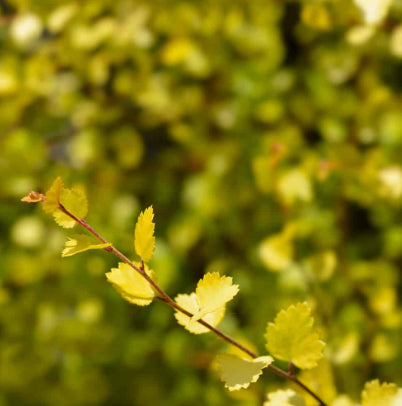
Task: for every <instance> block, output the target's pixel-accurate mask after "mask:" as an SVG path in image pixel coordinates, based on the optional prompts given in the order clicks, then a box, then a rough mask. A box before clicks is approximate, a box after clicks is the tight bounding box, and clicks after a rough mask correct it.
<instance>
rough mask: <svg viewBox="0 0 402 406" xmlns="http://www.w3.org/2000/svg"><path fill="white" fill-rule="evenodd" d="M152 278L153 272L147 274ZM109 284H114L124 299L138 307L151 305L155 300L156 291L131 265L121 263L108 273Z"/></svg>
mask: <svg viewBox="0 0 402 406" xmlns="http://www.w3.org/2000/svg"><path fill="white" fill-rule="evenodd" d="M147 273H148V275H149V276H151V277H152V272H151V271H148V272H147ZM106 278H107V280H108V282H110V283H111V284H113V286H114V287H115V289H116V290H117V291H118V292H119V293H120V295H121V296H122V297H123V299H125V300H127V301H128V302H130V303H133V304H136V305H138V306H147V305H149V304H150V303H151V302H152V300H153V298H154V291H153V290H152V287H151V285H150V284H149V282H148V281H147V280H146V279H145V278H144V277H143V276H141V275H140V274H139V273H138V272H137V271H136V270H134V269H133V268H131V266H130V265H128V264H126V263H124V262H120V263H119V267H118V268H112V270H111V272H108V273H106Z"/></svg>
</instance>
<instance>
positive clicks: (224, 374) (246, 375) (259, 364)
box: [217, 354, 273, 391]
mask: <svg viewBox="0 0 402 406" xmlns="http://www.w3.org/2000/svg"><path fill="white" fill-rule="evenodd" d="M217 362H218V369H219V375H220V377H221V379H222V381H223V382H225V386H226V387H227V388H228V389H229V390H230V391H234V390H238V389H241V388H248V387H249V385H250V383H252V382H256V381H257V380H258V378H259V376H260V375H261V374H262V370H263V369H264V368H266V367H267V366H268V365H270V364H271V363H272V362H273V358H272V357H270V356H264V357H258V358H255V359H253V360H248V359H244V358H240V357H238V356H236V355H233V354H219V355H218V356H217Z"/></svg>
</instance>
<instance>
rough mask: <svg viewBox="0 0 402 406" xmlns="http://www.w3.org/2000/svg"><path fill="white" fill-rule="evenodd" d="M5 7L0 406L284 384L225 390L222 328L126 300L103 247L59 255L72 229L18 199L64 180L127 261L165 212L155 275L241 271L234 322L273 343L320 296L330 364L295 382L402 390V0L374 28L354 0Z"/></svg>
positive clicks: (181, 400)
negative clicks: (137, 236) (389, 385)
mask: <svg viewBox="0 0 402 406" xmlns="http://www.w3.org/2000/svg"><path fill="white" fill-rule="evenodd" d="M0 5H1V8H2V12H1V14H0V173H1V178H0V196H1V202H0V227H1V237H2V238H1V241H0V257H1V261H0V405H1V406H3V405H4V406H5V405H21V406H23V405H58V406H64V405H106V404H107V405H141V406H144V405H177V406H181V405H183V406H184V405H200V404H203V405H211V406H213V405H237V404H239V405H250V406H251V405H260V404H261V403H262V399H264V397H265V394H266V392H267V391H269V390H275V389H278V388H285V387H288V385H287V383H286V382H284V381H283V380H282V379H280V378H277V377H276V376H274V375H272V373H270V372H265V374H264V376H263V377H262V378H261V379H260V381H259V382H258V383H257V384H253V385H252V386H251V387H250V390H248V391H240V392H238V393H237V392H233V393H229V392H228V391H227V390H226V389H225V388H224V387H223V384H222V383H221V382H220V381H219V378H218V377H217V375H216V373H215V372H214V364H213V359H214V355H215V354H216V353H218V352H220V351H223V350H224V349H225V345H224V343H223V342H222V341H220V340H217V339H216V338H215V337H214V336H213V335H212V334H206V335H200V336H194V335H191V334H190V333H188V332H187V331H185V330H184V329H183V328H182V327H181V326H179V325H178V324H177V323H176V321H175V319H174V317H173V313H172V311H171V309H170V308H168V307H167V306H164V305H163V304H162V303H153V304H152V305H151V306H149V307H146V308H139V307H136V306H132V305H130V304H129V303H127V302H125V301H123V300H122V299H121V297H120V296H119V295H118V294H117V292H116V291H115V290H114V289H113V288H112V286H111V285H110V284H108V283H107V282H106V278H105V275H104V274H105V272H107V271H109V269H110V268H111V267H113V266H116V264H117V259H115V258H114V257H113V256H111V255H110V254H108V253H106V252H100V251H96V252H87V253H83V254H80V255H78V256H74V257H71V258H65V259H61V258H60V252H61V250H62V248H63V245H64V242H65V240H66V237H67V235H69V232H68V230H63V229H60V228H59V227H57V225H56V224H55V223H54V222H53V220H52V218H51V217H50V216H47V215H45V213H44V212H43V211H42V209H41V208H40V207H39V206H35V205H28V204H26V203H22V202H20V198H21V197H22V196H24V195H26V194H27V193H28V191H29V190H31V189H33V190H38V191H41V192H45V191H46V190H47V189H48V188H49V186H50V184H51V183H52V181H53V180H54V179H55V178H56V177H57V176H61V177H62V178H63V179H64V181H65V182H66V184H67V185H80V186H82V187H84V188H85V189H86V191H87V194H88V200H89V215H88V217H87V220H88V222H89V223H90V224H91V225H92V226H93V227H94V228H95V229H96V230H97V231H98V232H100V233H101V234H102V235H103V236H104V237H105V238H106V239H107V240H109V241H112V242H113V243H114V244H115V246H116V247H118V248H119V249H120V250H121V251H123V252H124V253H125V254H127V255H128V256H129V257H131V258H133V259H136V258H135V254H134V246H133V240H134V225H135V221H136V217H137V215H138V214H139V212H140V210H142V209H144V208H145V207H147V206H149V205H151V204H152V205H153V207H154V211H155V221H156V236H157V249H156V252H155V258H154V259H153V261H152V263H151V265H152V268H153V269H154V270H155V272H156V274H157V275H158V281H159V283H160V285H161V286H162V287H163V288H164V289H165V290H166V291H167V292H168V293H169V294H170V295H171V296H173V297H174V296H175V295H176V294H178V293H189V292H191V291H193V290H194V289H195V286H196V283H197V281H198V280H199V279H200V278H201V277H202V275H203V274H204V273H205V272H207V271H218V272H220V273H221V274H225V275H228V276H232V277H233V279H234V282H235V283H237V284H239V286H240V293H239V294H238V295H237V297H236V298H235V299H234V301H233V302H231V303H230V304H229V306H228V311H227V314H226V316H225V319H224V321H223V322H222V323H221V325H220V327H221V328H222V330H223V331H225V332H227V333H229V334H231V335H233V336H234V337H236V338H238V339H241V340H244V341H245V342H246V344H247V345H249V346H253V347H254V348H255V349H256V350H257V351H258V352H259V353H261V354H263V353H266V349H265V347H264V338H263V334H264V332H265V328H266V323H267V322H268V321H272V320H273V318H274V317H275V314H276V313H277V312H278V311H279V310H280V309H282V308H285V307H287V306H288V305H290V304H292V303H296V302H298V301H304V300H307V301H308V302H309V304H310V305H311V306H312V308H313V310H314V317H315V320H316V324H317V326H318V327H319V329H320V332H321V336H322V339H323V340H324V341H325V342H326V343H327V346H326V350H325V354H326V359H327V360H328V362H326V363H324V364H323V365H321V366H320V369H319V370H318V372H317V371H316V372H314V371H312V372H311V373H310V375H305V376H304V378H303V379H304V380H305V382H307V383H309V384H310V385H311V386H314V387H315V386H317V385H318V386H319V388H320V389H319V391H321V392H322V393H323V395H322V396H323V397H324V399H325V400H327V401H328V402H332V401H333V400H335V398H336V396H337V394H344V393H346V394H348V395H349V397H350V398H351V399H354V400H358V399H359V398H360V392H361V389H362V387H363V384H364V382H365V381H367V380H369V379H373V378H380V379H381V380H385V381H390V382H395V383H397V384H399V385H401V383H402V382H401V379H402V377H401V373H400V372H401V370H400V365H401V363H402V356H401V340H400V337H401V326H402V313H401V304H400V296H401V282H400V270H401V259H402V250H401V249H402V223H401V219H402V215H401V214H402V213H401V202H402V166H401V165H402V162H401V156H402V155H401V153H402V113H401V105H402V104H401V102H402V99H401V90H402V76H401V70H402V59H401V58H402V49H401V47H402V46H401V44H402V32H401V30H402V28H401V27H402V26H401V25H400V24H401V17H402V2H401V1H400V0H395V1H393V2H392V5H391V6H390V9H389V10H388V13H387V15H386V16H385V17H384V18H383V19H382V20H380V21H378V22H377V23H376V24H374V25H373V26H372V27H371V28H370V27H369V28H367V25H365V24H366V22H365V19H364V15H363V13H362V12H361V10H360V9H359V8H358V7H357V6H356V5H355V4H354V3H353V2H351V1H346V0H345V1H344V0H339V1H314V2H313V1H311V2H308V1H305V2H296V1H294V2H286V1H282V0H265V1H260V0H249V1H247V2H242V1H233V0H231V1H226V0H219V1H218V0H215V1H179V0H171V1H167V0H165V1H164V0H159V1H158V0H153V1H134V0H130V1H124V0H115V1H107V0H88V1H82V2H73V1H63V2H58V1H51V0H47V1H44V0H36V1H29V0H20V1H0ZM370 30H371V31H372V32H371V31H370ZM364 36H366V37H367V38H365V37H364ZM278 365H280V366H283V367H285V368H286V365H283V364H282V363H279V364H278ZM323 381H325V382H323ZM306 401H310V400H308V398H307V397H306ZM309 404H310V403H309ZM311 404H314V403H311Z"/></svg>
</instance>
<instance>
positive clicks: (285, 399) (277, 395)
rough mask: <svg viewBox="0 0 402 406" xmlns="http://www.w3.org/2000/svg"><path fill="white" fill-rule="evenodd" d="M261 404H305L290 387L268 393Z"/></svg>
mask: <svg viewBox="0 0 402 406" xmlns="http://www.w3.org/2000/svg"><path fill="white" fill-rule="evenodd" d="M263 406H306V403H305V401H304V399H303V398H302V397H300V396H299V395H298V394H297V393H296V392H295V391H293V390H291V389H286V390H277V391H275V392H271V393H268V395H267V401H266V402H264V405H263Z"/></svg>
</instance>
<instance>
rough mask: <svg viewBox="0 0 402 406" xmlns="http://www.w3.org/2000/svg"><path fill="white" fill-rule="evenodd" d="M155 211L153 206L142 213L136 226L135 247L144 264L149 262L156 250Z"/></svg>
mask: <svg viewBox="0 0 402 406" xmlns="http://www.w3.org/2000/svg"><path fill="white" fill-rule="evenodd" d="M153 218H154V211H153V208H152V206H150V207H148V208H147V209H146V210H144V212H142V213H141V214H140V215H139V217H138V220H137V224H136V225H135V233H134V234H135V238H134V245H135V250H136V252H137V254H138V255H139V256H140V257H141V258H142V260H143V261H144V262H148V261H149V260H150V259H151V258H152V255H153V253H154V249H155V236H154V231H155V224H154V223H153V222H152V220H153Z"/></svg>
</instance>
